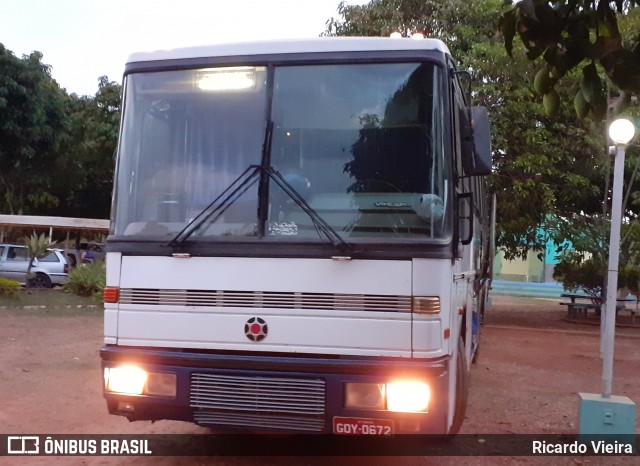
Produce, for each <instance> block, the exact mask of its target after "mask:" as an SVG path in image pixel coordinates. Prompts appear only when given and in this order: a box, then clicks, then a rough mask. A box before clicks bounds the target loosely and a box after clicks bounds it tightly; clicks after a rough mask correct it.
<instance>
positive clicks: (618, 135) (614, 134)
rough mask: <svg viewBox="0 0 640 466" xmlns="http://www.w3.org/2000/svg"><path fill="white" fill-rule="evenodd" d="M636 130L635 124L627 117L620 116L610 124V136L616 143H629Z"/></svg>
mask: <svg viewBox="0 0 640 466" xmlns="http://www.w3.org/2000/svg"><path fill="white" fill-rule="evenodd" d="M635 132H636V127H635V125H634V124H633V123H632V122H631V121H629V120H627V119H625V118H619V119H617V120H615V121H614V122H613V123H611V124H610V125H609V137H610V138H611V140H612V141H613V142H615V143H616V144H628V143H629V141H631V139H633V136H634V134H635Z"/></svg>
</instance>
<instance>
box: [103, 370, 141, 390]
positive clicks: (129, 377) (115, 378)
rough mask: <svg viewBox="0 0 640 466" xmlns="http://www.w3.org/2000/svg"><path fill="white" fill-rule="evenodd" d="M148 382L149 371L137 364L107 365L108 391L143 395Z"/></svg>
mask: <svg viewBox="0 0 640 466" xmlns="http://www.w3.org/2000/svg"><path fill="white" fill-rule="evenodd" d="M146 382H147V373H146V372H145V371H143V370H142V369H140V368H139V367H136V366H120V367H107V368H105V370H104V386H105V388H106V390H107V391H108V392H114V393H122V394H125V395H141V394H142V392H143V390H144V386H145V384H146Z"/></svg>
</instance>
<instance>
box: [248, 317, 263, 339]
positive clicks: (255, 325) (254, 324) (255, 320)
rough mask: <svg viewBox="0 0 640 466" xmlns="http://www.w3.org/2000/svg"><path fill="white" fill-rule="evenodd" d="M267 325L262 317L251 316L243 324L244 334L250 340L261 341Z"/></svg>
mask: <svg viewBox="0 0 640 466" xmlns="http://www.w3.org/2000/svg"><path fill="white" fill-rule="evenodd" d="M268 332H269V327H267V323H266V322H265V321H264V319H261V318H260V317H252V318H251V319H249V320H247V323H246V324H244V334H245V335H246V336H247V338H248V339H249V340H251V341H262V340H264V339H265V338H266V337H267V333H268Z"/></svg>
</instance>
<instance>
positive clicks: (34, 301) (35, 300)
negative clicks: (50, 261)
mask: <svg viewBox="0 0 640 466" xmlns="http://www.w3.org/2000/svg"><path fill="white" fill-rule="evenodd" d="M25 306H46V307H47V308H68V307H70V306H71V307H78V306H93V307H101V306H100V304H99V303H97V302H96V301H95V300H94V299H91V297H88V296H77V295H74V294H71V293H67V292H65V291H64V290H62V289H61V288H52V289H26V288H22V289H20V290H19V291H18V292H17V293H16V295H15V296H13V297H6V296H0V307H25Z"/></svg>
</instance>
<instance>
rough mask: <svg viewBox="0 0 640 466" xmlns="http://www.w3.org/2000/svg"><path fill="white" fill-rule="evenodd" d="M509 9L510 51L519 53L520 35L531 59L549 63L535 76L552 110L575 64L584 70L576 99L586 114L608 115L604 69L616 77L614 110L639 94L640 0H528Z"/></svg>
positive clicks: (505, 28) (505, 22) (505, 26)
mask: <svg viewBox="0 0 640 466" xmlns="http://www.w3.org/2000/svg"><path fill="white" fill-rule="evenodd" d="M505 4H506V5H507V6H509V8H508V9H507V10H506V11H505V12H504V13H503V15H502V18H501V21H500V29H501V31H502V34H503V37H504V45H505V48H506V50H507V53H508V54H509V55H510V56H513V52H514V39H515V37H516V36H519V37H520V39H521V41H522V44H523V45H524V47H525V48H526V56H527V58H528V59H529V60H537V59H541V60H542V62H543V64H542V66H541V67H540V68H539V70H538V71H537V73H536V75H535V79H534V88H535V90H536V92H537V93H538V94H540V95H542V96H543V101H544V104H545V108H546V110H547V113H548V114H550V115H551V114H554V113H555V111H557V108H558V106H559V100H560V97H559V95H558V93H557V92H556V88H555V87H556V84H557V83H558V82H559V81H560V80H562V79H563V78H564V77H565V76H567V74H569V73H571V72H572V71H573V70H575V69H579V71H580V73H581V77H580V86H579V87H578V89H577V90H576V91H575V92H574V95H573V103H574V107H575V111H576V113H577V114H578V116H579V117H580V118H584V117H586V116H587V115H591V116H592V117H593V118H594V119H596V120H601V119H603V118H605V117H606V115H607V110H608V106H609V101H608V95H607V86H606V84H605V83H604V82H603V80H602V78H601V76H600V73H599V69H602V70H603V71H604V73H605V74H606V76H607V77H608V78H609V80H610V81H611V83H613V85H614V89H613V92H614V93H615V94H616V95H617V100H616V102H615V104H614V105H612V110H613V112H614V113H620V112H622V111H624V110H625V108H626V107H627V106H628V105H629V102H630V101H631V96H632V95H633V94H636V95H637V94H640V10H639V9H638V8H637V7H638V6H640V1H638V0H615V1H602V0H600V1H597V2H596V1H592V0H582V1H579V0H575V1H567V0H555V1H540V0H522V1H519V2H517V3H516V4H515V5H512V2H511V0H507V1H505Z"/></svg>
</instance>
